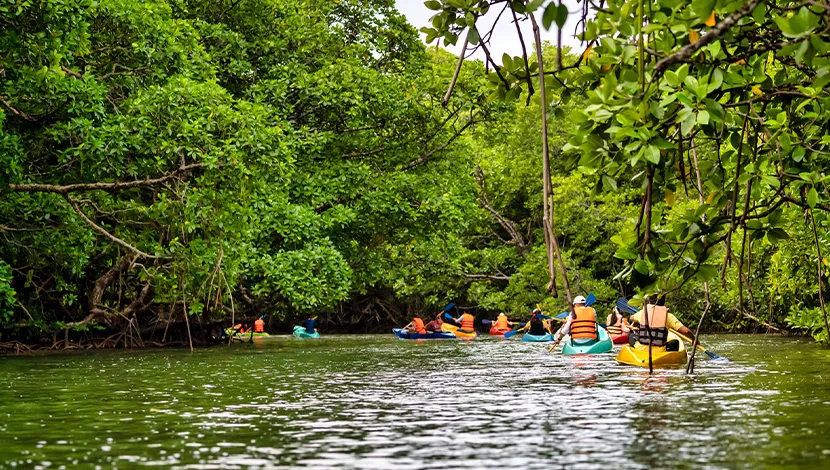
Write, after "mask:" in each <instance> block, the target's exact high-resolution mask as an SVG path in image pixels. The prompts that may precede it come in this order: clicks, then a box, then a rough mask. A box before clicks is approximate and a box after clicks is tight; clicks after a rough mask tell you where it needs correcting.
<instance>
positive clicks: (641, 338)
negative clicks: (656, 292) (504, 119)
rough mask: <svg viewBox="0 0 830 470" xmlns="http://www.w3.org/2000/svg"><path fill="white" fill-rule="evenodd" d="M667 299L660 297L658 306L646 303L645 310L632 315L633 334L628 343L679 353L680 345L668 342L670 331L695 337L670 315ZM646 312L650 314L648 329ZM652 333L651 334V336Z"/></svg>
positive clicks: (630, 320)
mask: <svg viewBox="0 0 830 470" xmlns="http://www.w3.org/2000/svg"><path fill="white" fill-rule="evenodd" d="M665 303H666V299H665V297H660V298H658V300H657V304H650V303H646V305H645V308H644V309H643V310H640V311H639V312H637V313H635V314H634V315H631V318H629V322H630V323H631V325H632V332H631V333H632V334H630V335H629V336H628V343H629V344H630V345H632V346H634V344H635V343H640V344H645V345H647V344H649V343H651V345H652V346H655V347H663V346H665V347H666V351H678V350H679V347H680V344H679V342H678V341H677V340H671V341H669V340H668V335H669V330H670V329H671V330H675V331H677V332H678V333H680V334H682V335H685V336H689V337H691V336H693V335H694V333H692V330H690V329H688V328H686V326H685V325H684V324H683V323H682V322H681V321H680V320H678V319H677V317H675V316H674V315H673V314H671V313H669V311H668V309H667V308H666V306H665ZM646 312H648V327H646ZM649 333H650V334H649Z"/></svg>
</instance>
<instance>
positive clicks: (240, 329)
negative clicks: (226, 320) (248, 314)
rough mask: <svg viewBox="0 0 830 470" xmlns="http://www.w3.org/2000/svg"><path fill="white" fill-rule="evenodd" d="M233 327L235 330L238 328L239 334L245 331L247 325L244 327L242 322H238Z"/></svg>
mask: <svg viewBox="0 0 830 470" xmlns="http://www.w3.org/2000/svg"><path fill="white" fill-rule="evenodd" d="M233 329H234V330H236V331H237V332H238V333H239V334H242V333H245V327H244V326H242V323H237V324H236V325H235V326H234V327H233Z"/></svg>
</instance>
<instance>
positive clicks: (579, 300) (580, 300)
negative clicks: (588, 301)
mask: <svg viewBox="0 0 830 470" xmlns="http://www.w3.org/2000/svg"><path fill="white" fill-rule="evenodd" d="M584 303H585V297H582V296H581V295H577V296H576V298H575V299H574V305H576V304H584Z"/></svg>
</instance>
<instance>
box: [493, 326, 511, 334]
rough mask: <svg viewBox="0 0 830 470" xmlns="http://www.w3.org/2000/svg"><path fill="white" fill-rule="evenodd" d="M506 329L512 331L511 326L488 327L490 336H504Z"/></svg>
mask: <svg viewBox="0 0 830 470" xmlns="http://www.w3.org/2000/svg"><path fill="white" fill-rule="evenodd" d="M508 331H513V329H512V328H498V327H496V326H495V325H493V326H491V327H490V336H504V334H505V333H507V332H508Z"/></svg>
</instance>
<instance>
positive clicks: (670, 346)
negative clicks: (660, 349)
mask: <svg viewBox="0 0 830 470" xmlns="http://www.w3.org/2000/svg"><path fill="white" fill-rule="evenodd" d="M666 351H680V341H678V340H676V339H672V340H669V341H668V342H667V343H666Z"/></svg>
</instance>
